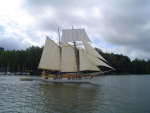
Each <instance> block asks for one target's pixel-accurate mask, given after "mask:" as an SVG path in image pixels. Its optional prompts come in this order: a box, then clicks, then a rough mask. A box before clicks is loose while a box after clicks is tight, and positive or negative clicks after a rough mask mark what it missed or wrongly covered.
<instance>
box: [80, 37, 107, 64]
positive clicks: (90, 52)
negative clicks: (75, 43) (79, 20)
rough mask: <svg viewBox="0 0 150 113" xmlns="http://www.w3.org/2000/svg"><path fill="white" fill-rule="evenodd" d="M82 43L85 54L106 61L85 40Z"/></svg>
mask: <svg viewBox="0 0 150 113" xmlns="http://www.w3.org/2000/svg"><path fill="white" fill-rule="evenodd" d="M82 43H83V45H84V47H85V52H86V53H87V54H89V55H92V56H95V57H98V58H100V59H102V60H104V61H106V60H105V59H104V58H103V57H102V56H101V55H100V54H99V53H98V52H97V51H96V50H95V49H94V48H93V47H92V46H91V45H90V44H89V43H88V42H86V41H85V40H82ZM106 62H107V61H106Z"/></svg>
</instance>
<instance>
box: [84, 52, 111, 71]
mask: <svg viewBox="0 0 150 113" xmlns="http://www.w3.org/2000/svg"><path fill="white" fill-rule="evenodd" d="M86 56H87V57H88V59H89V60H90V61H91V62H92V63H94V64H95V65H97V66H104V67H108V68H111V69H113V70H114V68H112V67H111V66H109V65H108V64H106V63H104V62H103V61H102V60H100V59H98V58H97V57H94V56H92V55H88V54H86Z"/></svg>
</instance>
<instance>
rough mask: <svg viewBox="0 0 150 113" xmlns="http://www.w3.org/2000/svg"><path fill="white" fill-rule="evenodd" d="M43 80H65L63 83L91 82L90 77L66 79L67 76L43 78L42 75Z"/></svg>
mask: <svg viewBox="0 0 150 113" xmlns="http://www.w3.org/2000/svg"><path fill="white" fill-rule="evenodd" d="M42 79H43V80H44V81H49V82H65V83H89V82H91V79H68V78H62V79H53V78H48V79H45V77H42Z"/></svg>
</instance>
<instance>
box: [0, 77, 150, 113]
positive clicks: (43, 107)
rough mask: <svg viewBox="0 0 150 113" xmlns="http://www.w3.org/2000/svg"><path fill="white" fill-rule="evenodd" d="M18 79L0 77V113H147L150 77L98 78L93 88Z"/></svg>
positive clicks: (148, 110)
mask: <svg viewBox="0 0 150 113" xmlns="http://www.w3.org/2000/svg"><path fill="white" fill-rule="evenodd" d="M21 77H22V78H23V76H15V75H14V76H6V75H3V76H2V75H1V76H0V113H150V96H149V95H150V90H149V86H150V82H149V80H150V75H141V76H136V75H130V76H129V75H126V76H121V75H119V76H114V75H113V76H99V77H95V78H93V84H90V83H51V82H43V81H40V80H38V79H40V77H39V78H38V77H35V78H36V80H34V81H20V78H21ZM24 77H25V76H24ZM32 77H33V76H32Z"/></svg>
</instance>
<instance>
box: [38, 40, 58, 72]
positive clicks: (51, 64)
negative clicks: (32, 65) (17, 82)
mask: <svg viewBox="0 0 150 113" xmlns="http://www.w3.org/2000/svg"><path fill="white" fill-rule="evenodd" d="M38 68H39V69H47V70H60V50H59V46H58V45H57V44H56V43H55V42H53V41H52V40H51V39H49V38H46V42H45V46H44V49H43V53H42V56H41V60H40V63H39V66H38Z"/></svg>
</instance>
